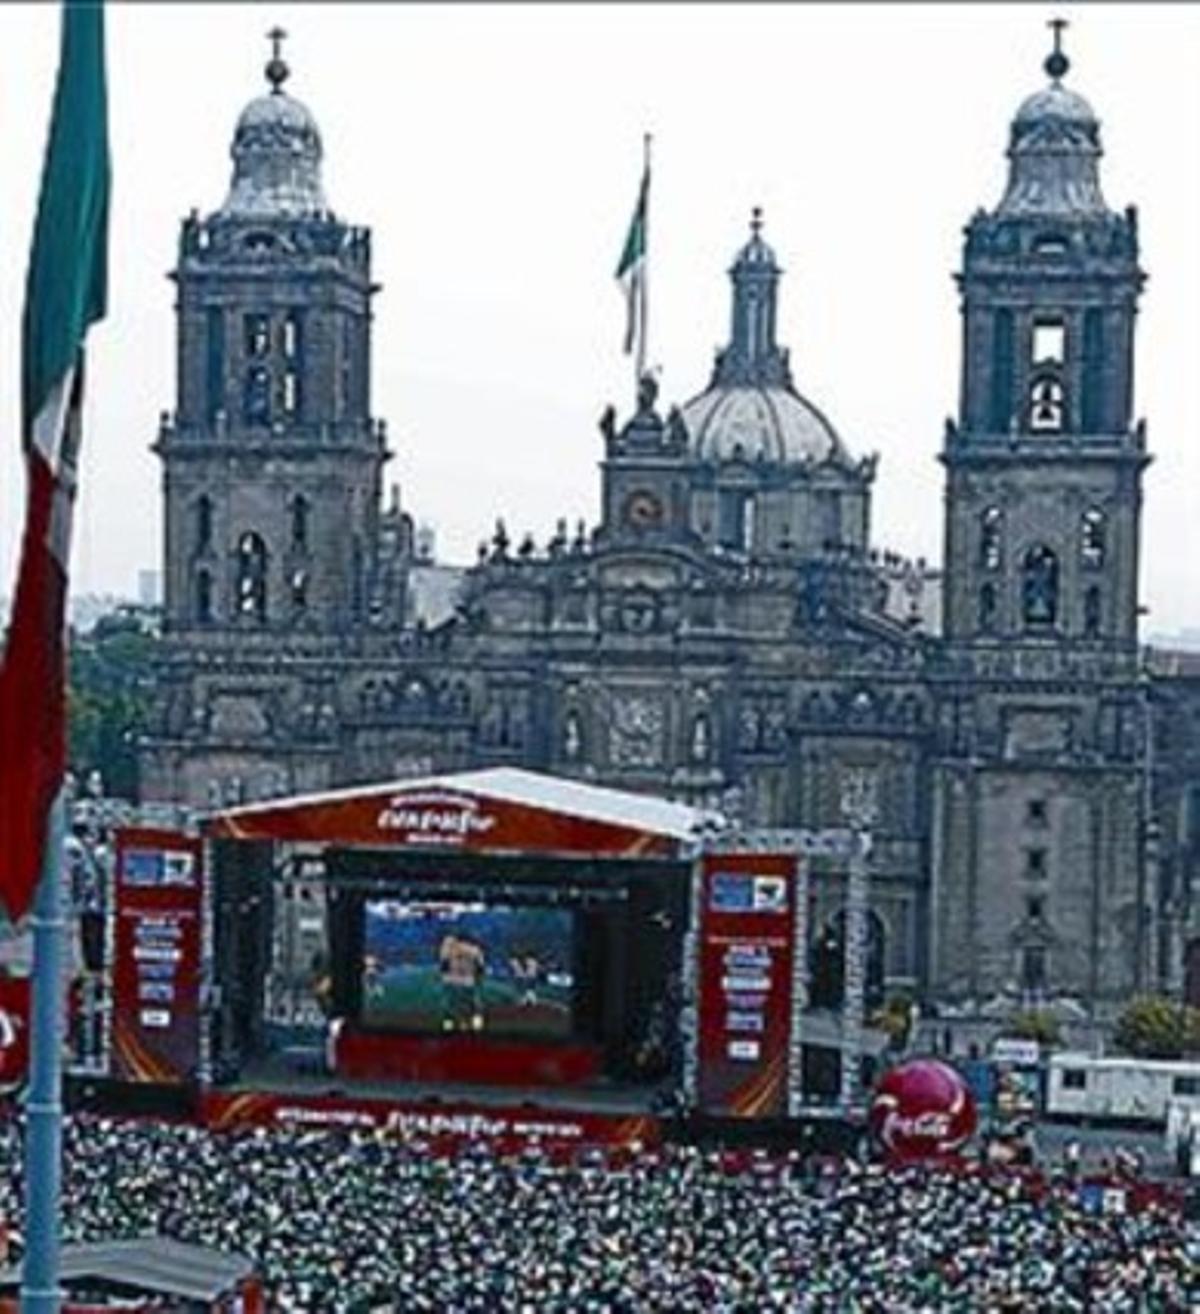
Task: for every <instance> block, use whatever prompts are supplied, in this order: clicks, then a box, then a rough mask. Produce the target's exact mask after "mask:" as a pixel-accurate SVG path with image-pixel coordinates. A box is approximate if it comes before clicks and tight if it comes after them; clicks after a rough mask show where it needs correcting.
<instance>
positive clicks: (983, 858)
mask: <svg viewBox="0 0 1200 1314" xmlns="http://www.w3.org/2000/svg"><path fill="white" fill-rule="evenodd" d="M1066 71H1067V69H1066V61H1065V59H1064V57H1063V56H1062V55H1061V54H1059V53H1057V52H1056V53H1055V54H1054V55H1052V56H1051V57H1050V59H1049V60H1048V61H1047V73H1048V75H1049V82H1048V84H1047V85H1046V86H1045V87H1044V88H1043V89H1041V90H1039V91H1037V92H1035V93H1034V94H1033V95H1031V96H1030V97H1029V98H1028V99H1027V100H1026V101H1025V102H1024V103H1023V104H1022V105H1021V106H1020V108H1019V109H1018V111H1017V114H1016V117H1015V118H1014V120H1013V123H1012V126H1011V135H1010V145H1009V150H1008V157H1009V177H1008V183H1007V187H1006V189H1005V191H1004V195H1003V197H1002V199H1001V201H1000V203H999V205H998V206H997V207H996V208H995V209H993V210H989V211H985V210H980V211H978V212H977V213H976V214H975V215H974V217H973V218H972V219H971V221H970V223H969V225H968V227H967V229H966V241H965V246H964V251H963V259H962V267H961V270H960V272H959V274H958V280H959V285H960V290H961V311H962V325H963V336H962V342H963V347H962V351H963V360H962V369H961V375H960V377H961V395H960V397H959V403H958V414H957V418H956V419H955V420H953V421H949V420H948V421H947V422H946V427H945V434H944V437H943V440H942V443H941V450H940V453H939V455H940V459H941V461H942V464H943V466H944V468H945V480H946V496H945V512H944V514H945V550H944V561H943V564H942V568H941V570H940V572H937V573H935V572H933V571H932V570H930V569H929V568H928V567H926V566H925V565H924V563H919V562H918V563H912V562H906V561H903V560H902V559H900V558H898V557H896V556H894V555H893V554H891V553H888V552H883V551H880V550H879V549H878V548H876V547H874V546H873V545H872V543H871V538H870V504H871V490H872V484H873V481H874V479H875V476H876V459H875V457H874V456H873V455H855V454H853V453H852V452H850V451H849V450H848V449H847V447H846V445H845V443H844V442H843V440H842V439H841V437H840V436H839V434H838V432H837V430H836V428H835V427H834V425H833V423H831V421H830V420H829V419H828V418H827V417H826V415H825V414H824V413H823V412H822V411H821V410H820V409H818V407H817V406H816V405H814V404H813V402H811V401H809V400H808V399H807V398H805V397H804V396H803V394H802V392H801V391H800V389H799V387H798V385H797V382H796V380H795V379H794V378H793V373H792V369H791V366H790V363H789V359H788V352H787V350H786V348H785V347H784V346H782V345H781V344H780V343H779V342H778V341H777V336H776V325H777V319H778V314H777V311H778V305H779V298H780V295H781V287H780V283H781V271H780V267H779V264H778V262H777V260H776V256H775V253H774V251H773V250H772V248H771V246H770V245H768V243H767V241H766V240H765V238H764V236H763V232H762V223H761V216H759V215H758V214H757V212H756V213H755V216H754V219H753V221H752V224H751V231H750V234H749V238H748V240H747V241H746V242H745V244H744V245H743V246H742V247H741V249H740V250H739V251H738V252H737V254H736V257H735V259H734V262H733V266H732V268H731V270H730V282H731V287H730V306H731V309H730V322H729V333H728V341H727V345H726V346H725V347H724V348H723V349H722V350H721V351H720V352H719V353H718V355H717V358H716V361H715V363H714V366H713V369H712V373H711V377H710V380H709V383H708V386H707V387H706V388H705V389H704V390H703V391H701V392H700V393H699V394H698V395H697V396H695V397H693V398H692V399H691V400H689V401H686V402H684V403H682V404H681V405H667V404H665V403H664V402H663V401H662V400H661V399H660V397H659V395H658V388H657V386H656V384H655V382H654V381H653V380H652V379H646V380H644V381H643V384H642V387H641V390H640V394H639V398H638V404H637V407H636V409H635V412H634V413H633V414H632V415H631V416H629V417H626V418H624V419H622V418H621V417H618V416H617V415H616V414H615V413H614V411H613V410H612V408H611V407H610V408H609V409H608V410H607V411H606V412H605V413H604V415H603V416H602V417H601V420H600V425H599V441H600V443H601V445H602V447H601V450H602V458H603V459H602V465H601V480H602V488H601V508H602V509H601V517H600V522H599V524H597V525H596V526H594V527H588V526H585V525H582V524H581V525H578V526H575V527H571V526H568V525H567V524H566V523H561V524H560V525H559V527H558V529H557V532H556V533H555V535H554V537H553V538H552V539H551V540H550V541H549V542H548V543H545V544H542V545H538V544H536V543H534V542H533V541H532V540H531V539H526V540H524V541H522V542H520V543H514V542H512V541H510V539H509V536H508V534H507V531H506V530H505V528H504V525H503V522H497V524H496V527H495V530H494V532H493V533H492V535H491V537H490V540H489V541H488V542H486V543H484V544H483V545H481V547H480V552H479V558H478V560H477V562H476V563H475V564H474V565H472V566H471V567H469V568H465V569H462V570H451V569H448V568H445V567H441V566H438V565H436V564H435V563H433V562H431V561H429V560H428V559H426V555H425V554H424V553H423V552H422V550H421V545H420V544H419V543H417V542H416V541H415V536H414V533H413V527H412V521H411V519H410V517H409V516H408V515H407V514H406V513H405V512H404V511H402V510H401V508H400V506H399V504H398V500H397V499H395V498H393V499H392V500H391V501H390V502H386V501H385V491H384V480H383V472H384V466H385V463H386V461H387V459H388V455H389V453H388V447H387V433H386V428H385V425H384V423H383V422H382V421H381V420H379V419H377V418H376V417H375V416H374V415H373V413H372V410H371V381H370V363H371V301H372V297H373V295H374V291H375V288H374V285H373V283H372V280H371V246H370V234H369V232H368V231H367V230H366V229H363V228H358V227H355V226H352V225H349V224H347V223H345V222H344V221H342V220H341V219H339V218H337V217H336V216H335V215H334V213H333V212H332V210H331V209H330V207H329V205H328V203H327V201H326V199H325V196H324V193H323V191H322V186H321V177H320V166H321V140H320V135H319V132H318V129H317V126H316V123H315V121H314V119H313V118H312V116H311V114H310V113H309V111H308V110H307V109H306V108H305V107H304V106H303V105H302V104H301V103H300V102H299V101H297V100H296V99H294V98H293V97H291V96H290V95H289V94H288V93H287V92H285V91H284V89H283V85H284V82H285V80H286V78H287V68H286V66H285V65H284V64H283V63H282V61H281V60H280V59H279V58H278V56H277V57H276V58H275V59H274V60H273V61H272V63H271V64H270V65H268V69H267V75H268V80H269V82H270V84H271V86H270V90H269V91H268V92H267V93H266V94H264V95H262V96H260V97H258V98H256V99H254V100H253V101H251V103H250V104H249V105H248V106H247V107H246V109H245V110H244V111H243V113H242V115H241V117H240V118H239V120H238V123H237V127H236V131H235V135H234V141H233V147H232V155H233V162H234V169H233V179H232V183H231V187H230V190H229V193H228V196H227V197H226V199H225V201H224V203H223V204H222V205H221V206H220V208H219V209H217V210H216V211H214V212H213V213H212V214H210V215H208V216H206V217H201V216H199V215H197V214H195V213H193V214H192V215H191V216H189V217H188V218H187V219H186V220H185V221H184V223H183V225H182V228H181V232H180V241H179V249H178V261H177V265H176V268H175V270H174V272H173V275H172V277H173V279H174V281H175V284H176V290H177V303H176V304H177V326H176V331H177V335H178V361H179V366H178V391H177V398H176V404H175V409H174V411H173V412H171V413H167V414H164V416H163V417H162V421H161V424H160V430H159V435H158V440H157V443H156V446H155V450H156V452H157V453H158V455H159V457H160V458H161V461H162V469H163V494H164V499H165V511H166V514H165V545H164V556H165V560H164V567H165V568H164V579H165V619H164V640H163V648H162V656H161V659H160V661H159V663H158V667H157V671H156V680H155V703H154V708H153V713H152V716H151V724H150V731H149V734H148V736H147V738H146V740H145V742H144V747H143V754H142V777H143V793H144V796H145V797H146V798H147V799H160V800H173V801H179V802H185V803H189V804H191V805H194V806H197V807H205V806H210V805H212V804H214V803H219V802H225V801H229V800H230V799H234V798H236V799H242V800H250V799H254V798H263V797H269V796H273V795H279V794H284V793H294V792H302V791H311V790H318V789H325V788H329V787H332V786H336V785H344V784H352V783H355V782H359V781H366V780H379V779H388V778H397V777H401V776H411V775H416V774H427V773H434V772H442V771H449V770H459V769H464V768H470V767H477V766H490V765H501V764H508V765H522V766H527V767H530V768H534V769H538V770H544V771H550V772H555V773H559V774H564V775H569V776H576V777H580V778H585V779H588V780H591V781H594V782H596V783H600V784H609V785H613V786H617V787H620V788H625V789H635V790H641V791H648V792H652V793H656V794H660V795H664V796H669V797H672V798H677V799H681V800H686V801H690V802H696V803H701V804H705V805H715V806H717V807H720V808H722V809H723V810H725V811H726V812H727V813H730V814H732V815H733V816H734V817H735V818H736V819H737V820H739V821H740V822H741V823H742V824H744V825H747V826H752V827H768V828H769V827H788V828H793V827H808V828H823V827H829V826H840V825H842V824H844V817H843V815H842V810H841V800H842V796H843V789H842V785H843V782H844V781H845V780H846V779H848V778H849V777H851V776H854V777H856V778H858V777H860V776H861V773H862V772H864V771H865V772H867V773H868V774H869V777H870V779H871V780H872V781H873V782H874V800H875V817H874V822H873V826H872V852H871V872H870V880H871V914H870V949H871V956H872V964H873V967H872V970H873V972H874V979H875V986H876V988H877V990H878V991H883V990H888V991H893V990H900V989H904V990H907V991H910V992H912V993H913V994H914V995H916V996H918V997H920V998H922V999H925V1000H929V1001H936V1002H937V1003H938V1005H939V1006H940V1007H941V1008H942V1009H943V1010H945V1011H946V1012H947V1013H948V1014H951V1015H953V1014H955V1013H960V1014H962V1015H969V1016H978V1015H980V1013H983V1014H984V1015H988V1013H989V1010H990V1015H992V1016H1001V1015H1003V1014H1006V1013H1007V1012H1010V1011H1012V1010H1013V1009H1015V1008H1018V1007H1021V1006H1044V1007H1051V1008H1056V1009H1058V1010H1059V1011H1060V1012H1061V1014H1062V1016H1063V1017H1064V1019H1066V1020H1072V1019H1074V1020H1082V1019H1094V1020H1097V1021H1101V1022H1102V1021H1103V1020H1105V1019H1106V1018H1108V1017H1110V1016H1111V1014H1112V1011H1113V1010H1114V1009H1115V1008H1116V1007H1117V1006H1119V1004H1120V1003H1122V1002H1123V1001H1125V1000H1126V999H1128V997H1129V996H1130V995H1131V994H1132V993H1134V992H1135V991H1137V990H1153V989H1167V990H1171V991H1176V992H1178V991H1180V990H1181V989H1182V988H1183V985H1184V974H1185V967H1186V966H1187V965H1188V964H1190V965H1191V966H1192V968H1193V972H1192V974H1191V975H1192V976H1194V978H1195V980H1194V981H1193V982H1192V987H1193V988H1200V949H1196V948H1193V950H1192V953H1191V956H1190V958H1189V956H1188V949H1187V946H1188V944H1189V943H1200V909H1197V908H1195V907H1194V904H1193V902H1192V900H1191V899H1190V895H1189V891H1190V888H1191V873H1192V871H1193V870H1194V868H1195V866H1196V860H1197V856H1198V853H1200V824H1194V823H1193V821H1192V817H1193V814H1197V808H1196V805H1197V804H1200V792H1197V790H1196V788H1195V785H1194V783H1193V782H1196V781H1200V686H1195V682H1194V681H1193V680H1192V677H1191V675H1190V674H1189V672H1188V671H1187V670H1186V669H1183V668H1181V667H1180V664H1179V662H1178V660H1175V661H1171V660H1169V659H1168V658H1167V657H1166V656H1165V655H1159V657H1158V658H1157V659H1156V661H1155V662H1148V661H1147V659H1146V654H1145V653H1144V652H1143V651H1142V650H1141V649H1139V645H1138V632H1137V626H1138V610H1139V608H1138V553H1139V535H1140V517H1141V480H1142V474H1143V471H1144V469H1145V467H1146V465H1147V463H1148V461H1149V459H1150V457H1149V452H1148V450H1147V439H1146V429H1145V425H1144V424H1143V423H1142V422H1141V421H1140V420H1136V419H1135V417H1134V415H1133V413H1132V411H1131V402H1132V392H1133V387H1132V385H1133V369H1134V322H1135V317H1136V310H1137V302H1138V297H1139V294H1140V291H1141V287H1142V283H1143V279H1144V275H1143V273H1142V270H1141V267H1140V264H1139V251H1138V230H1137V216H1136V212H1135V211H1133V210H1132V209H1129V210H1126V211H1124V212H1116V211H1114V210H1112V209H1110V208H1109V206H1108V204H1107V203H1106V201H1105V199H1104V197H1103V194H1102V192H1101V188H1100V179H1099V157H1100V153H1101V150H1100V139H1099V127H1098V123H1097V120H1096V117H1095V115H1094V113H1093V112H1092V110H1091V108H1090V106H1089V105H1088V103H1087V102H1086V101H1085V100H1084V99H1083V98H1082V97H1081V96H1079V95H1078V94H1076V93H1075V92H1073V91H1072V90H1070V89H1068V88H1067V87H1065V86H1064V85H1063V76H1064V74H1065V73H1066ZM930 455H931V457H932V456H933V451H932V444H931V453H930ZM1193 717H1194V718H1195V720H1194V722H1193V719H1192V718H1193ZM1193 726H1194V727H1195V732H1194V733H1193ZM1197 815H1200V814H1197ZM1193 831H1194V832H1195V833H1194V834H1193ZM815 862H816V865H817V879H816V880H815V881H814V887H815V888H816V889H817V890H818V891H819V894H818V902H817V907H816V910H815V918H814V922H813V925H814V928H815V931H814V934H815V936H816V937H818V938H821V937H824V942H825V943H833V942H836V940H837V937H838V936H839V935H840V933H841V922H840V920H839V909H840V907H841V904H842V873H841V872H840V871H839V870H838V869H837V866H836V864H833V863H832V862H831V861H827V860H824V859H816V860H815ZM1189 927H1190V931H1189Z"/></svg>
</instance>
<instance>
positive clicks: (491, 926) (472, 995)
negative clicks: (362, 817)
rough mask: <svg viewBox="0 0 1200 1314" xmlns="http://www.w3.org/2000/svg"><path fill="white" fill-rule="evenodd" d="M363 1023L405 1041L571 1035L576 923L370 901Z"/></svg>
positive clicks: (544, 914)
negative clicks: (462, 1035)
mask: <svg viewBox="0 0 1200 1314" xmlns="http://www.w3.org/2000/svg"><path fill="white" fill-rule="evenodd" d="M363 917H364V927H363V964H362V1020H363V1022H364V1023H366V1024H367V1025H368V1026H376V1027H390V1028H395V1029H397V1030H402V1031H419V1032H437V1033H443V1032H468V1033H477V1034H486V1033H489V1032H491V1033H496V1034H500V1035H509V1036H511V1035H527V1036H541V1037H547V1038H557V1037H565V1036H568V1035H569V1034H570V1032H571V1024H572V1005H573V998H572V997H573V994H574V985H575V982H574V976H573V972H572V966H573V957H574V943H573V940H574V936H573V932H574V914H573V913H571V912H567V911H563V910H561V909H557V908H529V907H511V906H507V905H502V904H483V903H430V902H413V901H409V900H398V899H367V900H365V901H364V904H363Z"/></svg>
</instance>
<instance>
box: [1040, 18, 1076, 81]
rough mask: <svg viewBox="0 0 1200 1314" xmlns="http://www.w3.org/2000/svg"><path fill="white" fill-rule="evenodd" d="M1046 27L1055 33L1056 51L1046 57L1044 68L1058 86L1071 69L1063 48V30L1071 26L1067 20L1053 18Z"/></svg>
mask: <svg viewBox="0 0 1200 1314" xmlns="http://www.w3.org/2000/svg"><path fill="white" fill-rule="evenodd" d="M1046 26H1047V27H1048V28H1050V29H1051V31H1052V32H1053V33H1054V49H1053V50H1052V51H1051V52H1050V54H1049V55H1048V56H1047V57H1046V63H1045V65H1044V67H1045V69H1046V72H1047V73H1048V74H1049V75H1050V77H1051V79H1052V80H1053V82H1054V84H1055V86H1057V85H1058V84H1059V82H1061V81H1062V77H1063V74H1064V73H1065V72H1066V71H1067V69H1069V68H1070V67H1071V61H1070V60H1069V59H1068V58H1067V57H1066V55H1064V54H1063V48H1062V34H1063V28H1065V27H1070V26H1071V25H1070V23H1068V22H1067V20H1066V19H1065V18H1052V19H1051V20H1050V21H1049V22H1048V23H1047V24H1046Z"/></svg>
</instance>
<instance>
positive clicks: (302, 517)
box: [292, 493, 309, 552]
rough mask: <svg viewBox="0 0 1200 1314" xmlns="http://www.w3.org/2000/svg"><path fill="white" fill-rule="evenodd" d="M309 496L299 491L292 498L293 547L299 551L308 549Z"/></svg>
mask: <svg viewBox="0 0 1200 1314" xmlns="http://www.w3.org/2000/svg"><path fill="white" fill-rule="evenodd" d="M308 512H309V502H308V498H307V497H305V496H303V494H301V493H297V494H296V496H295V497H293V498H292V547H293V548H295V550H296V551H297V552H307V551H308Z"/></svg>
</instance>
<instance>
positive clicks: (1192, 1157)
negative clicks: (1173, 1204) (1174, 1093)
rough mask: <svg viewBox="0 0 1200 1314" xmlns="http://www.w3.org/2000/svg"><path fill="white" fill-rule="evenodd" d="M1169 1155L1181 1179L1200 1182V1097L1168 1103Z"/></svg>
mask: <svg viewBox="0 0 1200 1314" xmlns="http://www.w3.org/2000/svg"><path fill="white" fill-rule="evenodd" d="M1167 1153H1168V1154H1169V1155H1170V1156H1171V1158H1172V1160H1173V1161H1174V1163H1175V1166H1176V1168H1177V1169H1178V1171H1179V1175H1180V1176H1181V1177H1190V1178H1193V1179H1196V1180H1200V1097H1197V1096H1194V1095H1193V1096H1188V1095H1184V1096H1180V1097H1179V1098H1177V1099H1173V1100H1169V1101H1168V1102H1167Z"/></svg>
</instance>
